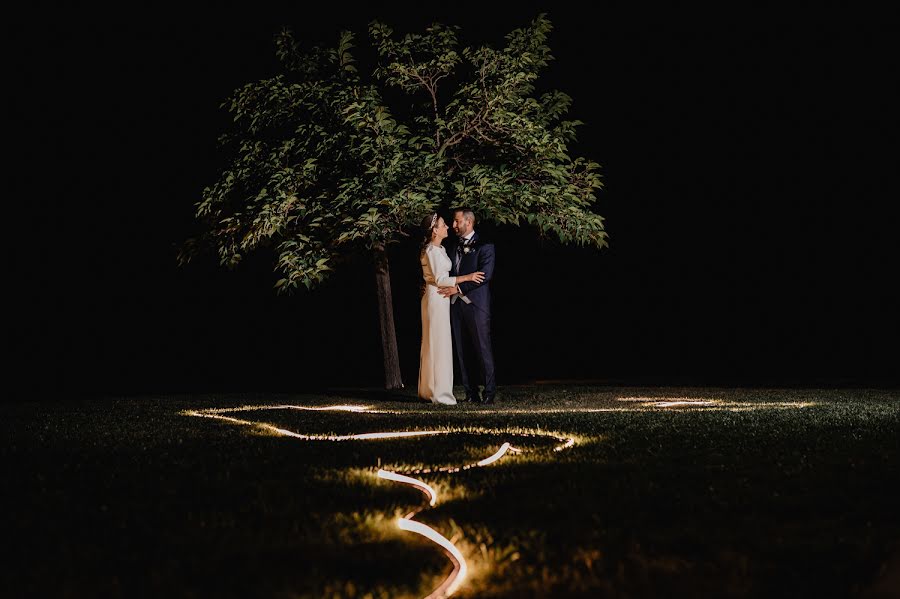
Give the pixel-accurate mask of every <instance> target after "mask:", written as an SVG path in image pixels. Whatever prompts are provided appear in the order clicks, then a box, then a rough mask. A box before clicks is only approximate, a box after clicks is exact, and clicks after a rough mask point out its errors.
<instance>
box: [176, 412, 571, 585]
mask: <svg viewBox="0 0 900 599" xmlns="http://www.w3.org/2000/svg"><path fill="white" fill-rule="evenodd" d="M259 410H307V411H337V412H354V413H366V414H385V413H395V412H393V411H385V410H372V409H370V408H369V407H368V406H352V405H336V406H317V407H309V406H296V405H275V406H271V405H269V406H241V407H236V408H209V409H206V410H187V411H184V412H182V414H184V415H186V416H196V417H200V418H211V419H215V420H221V421H223V422H230V423H233V424H240V425H243V426H250V427H254V428H257V429H262V430H266V431H269V432H271V433H274V434H276V435H282V436H285V437H290V438H293V439H301V440H304V441H365V440H374V439H398V438H404V437H422V436H428V435H447V434H454V433H455V434H497V433H499V432H501V431H492V430H486V429H472V428H466V429H462V428H460V429H452V428H448V429H445V430H430V431H389V432H380V433H359V434H353V435H305V434H302V433H297V432H294V431H290V430H287V429H284V428H280V427H277V426H275V425H273V424H269V423H266V422H256V421H252V420H243V419H241V418H235V417H233V416H225V415H224V414H227V413H235V412H250V411H259ZM405 413H410V412H405ZM506 432H508V433H509V431H506ZM511 434H514V435H516V436H520V437H544V438H551V439H554V440H556V441H557V442H562V444H561V445H558V446H557V447H555V448H554V451H561V450H563V449H566V448H569V447H572V446H573V445H575V439H574V438H572V437H569V438H566V437H561V436H559V435H557V434H553V433H545V432H541V431H519V432H514V433H511ZM521 451H522V450H520V449H517V448H515V447H513V446H512V445H510V444H509V443H508V442H505V443H503V444H502V445H501V446H500V449H498V450H497V451H496V452H495V453H494V454H492V455H490V456H488V457H486V458H484V459H483V460H479V461H478V462H475V463H474V464H466V465H464V466H445V467H439V468H428V469H421V470H416V471H411V472H412V473H418V474H422V473H430V472H444V473H456V472H461V471H463V470H469V469H471V468H482V467H484V466H489V465H491V464H493V463H495V462H497V461H498V460H499V459H501V458H502V457H503V456H505V455H506V454H507V453H510V452H512V453H520V452H521ZM377 476H378V478H383V479H386V480H390V481H394V482H400V483H404V484H407V485H411V486H413V487H415V488H417V489H419V490H420V491H422V493H424V494H425V496H426V497H427V498H428V505H429V506H432V507H433V506H435V505H436V504H437V491H435V490H434V488H433V487H432V486H431V485H429V484H427V483H426V482H424V481H422V480H419V479H417V478H412V477H411V476H406V475H403V474H399V473H397V472H391V471H389V470H385V469H383V468H381V469H379V470H378V472H377ZM422 509H423V508H419V509H416V510H413V511H412V512H410V513H409V514H407V516H406V517H405V518H400V519H399V520H398V521H397V526H398V527H399V528H400V529H401V530H404V531H408V532H414V533H417V534H419V535H422V536H424V537H426V538H427V539H429V540H431V541H432V542H433V543H435V544H437V545H438V546H439V547H441V548H442V549H443V550H444V551H446V552H447V555H448V556H449V558H450V560H451V561H452V562H453V571H452V572H451V573H450V575H449V576H448V577H447V578H446V579H445V580H444V582H443V583H441V585H440V586H438V587H437V588H436V589H435V590H434V591H432V592H431V594H429V595H428V596H427V597H426V599H445V598H447V597H450V596H451V595H452V594H454V593H455V592H456V591H457V590H458V589H459V587H460V585H461V584H462V583H463V581H464V580H465V578H466V576H467V574H468V571H469V567H468V564H467V563H466V559H465V557H464V556H463V554H462V552H461V551H460V550H459V548H458V547H456V545H454V544H453V543H452V542H451V541H450V540H449V539H447V537H445V536H443V535H442V534H440V533H439V532H437V531H436V530H434V529H433V528H431V527H429V526H426V525H425V524H422V523H421V522H417V521H415V520H413V517H414V516H415V515H416V514H418V513H419V512H420V511H422Z"/></svg>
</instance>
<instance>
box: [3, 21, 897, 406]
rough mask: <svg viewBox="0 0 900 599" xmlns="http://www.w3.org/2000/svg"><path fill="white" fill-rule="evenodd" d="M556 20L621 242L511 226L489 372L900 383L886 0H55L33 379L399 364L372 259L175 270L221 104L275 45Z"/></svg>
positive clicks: (262, 387) (414, 345) (407, 346)
mask: <svg viewBox="0 0 900 599" xmlns="http://www.w3.org/2000/svg"><path fill="white" fill-rule="evenodd" d="M539 12H547V13H548V15H549V18H550V19H551V21H552V22H553V24H554V27H555V29H554V32H553V34H552V36H551V39H550V46H551V48H552V50H553V54H554V56H555V57H556V60H555V61H554V62H553V63H551V66H550V68H549V69H548V70H547V72H546V73H545V74H544V76H543V77H542V79H541V84H540V85H541V87H542V89H551V88H557V89H561V90H563V91H565V92H566V93H568V94H569V95H571V96H572V97H573V99H574V103H573V107H572V110H571V111H570V114H569V116H570V118H577V119H580V120H583V121H585V123H586V125H585V126H583V127H582V128H581V129H580V133H579V142H578V144H577V146H576V147H575V148H574V153H575V154H576V155H584V156H587V157H590V158H592V159H594V160H596V161H597V162H599V163H600V164H601V165H602V167H603V171H602V172H603V176H604V180H605V185H606V187H605V189H604V190H603V191H601V192H600V194H599V200H598V202H597V205H596V208H595V209H596V211H597V212H599V213H600V214H602V215H604V216H605V217H606V218H607V227H608V232H609V234H610V248H609V249H608V250H603V251H597V250H588V249H583V248H577V247H560V246H559V244H557V243H555V242H552V241H549V240H547V241H541V240H539V239H538V238H537V237H536V235H535V234H534V232H533V231H529V230H527V229H521V230H510V229H496V228H492V227H490V226H484V227H479V230H481V231H482V232H483V233H484V234H486V235H488V236H490V237H492V238H493V239H494V240H495V242H496V243H497V254H498V266H497V274H496V281H495V284H494V331H493V332H494V342H495V353H496V355H497V365H498V381H499V383H500V385H501V387H502V385H504V384H507V385H508V384H514V383H523V382H528V381H534V380H546V379H590V380H603V381H610V382H623V383H635V384H639V383H685V384H697V385H706V384H717V385H720V384H721V385H776V384H777V385H864V386H870V385H871V386H881V385H895V384H896V383H897V379H898V377H897V368H896V364H897V363H898V351H897V333H898V328H900V327H898V317H897V309H896V305H897V303H898V296H897V295H896V293H895V292H893V290H892V282H893V279H896V276H897V275H896V271H897V266H898V260H897V243H896V240H895V233H894V231H895V228H896V223H897V220H896V215H897V209H896V203H897V195H896V193H895V192H894V190H895V187H896V185H895V183H894V179H895V173H896V158H897V151H896V141H892V136H891V134H890V133H889V131H890V130H891V128H890V122H891V120H892V118H893V113H894V112H895V111H896V105H897V103H896V97H895V96H893V95H892V94H891V93H890V90H891V88H892V83H893V80H895V79H896V74H897V68H896V67H897V65H896V62H895V60H894V59H893V56H894V54H895V50H896V48H895V47H893V46H895V44H894V43H893V42H892V41H891V37H892V35H893V34H894V33H893V32H892V31H891V30H890V27H889V23H890V22H889V20H888V19H886V18H885V16H884V15H880V14H877V13H874V12H873V13H870V14H865V13H863V12H861V11H849V9H846V8H840V7H829V6H823V5H814V6H813V5H811V6H810V7H808V8H794V9H791V11H790V12H785V11H784V9H782V8H775V7H772V8H760V7H759V6H758V5H746V6H744V7H742V8H735V7H734V6H730V8H728V9H727V10H725V9H723V8H721V7H718V8H717V7H714V6H713V5H708V6H707V5H704V6H701V5H693V6H692V7H689V8H679V9H666V10H665V11H663V12H659V11H658V9H656V8H653V7H651V6H649V5H634V4H631V5H600V6H595V7H586V6H577V5H575V4H572V5H570V6H564V5H563V6H557V5H556V4H555V3H554V5H553V7H550V8H546V4H545V5H541V4H539V3H533V4H527V3H526V4H521V3H520V4H518V5H517V6H516V8H515V9H506V10H504V11H502V12H501V11H499V10H494V9H489V8H487V3H468V4H466V3H446V4H442V5H434V4H433V3H419V4H410V5H397V4H392V5H390V6H377V5H371V6H369V7H368V8H365V9H354V8H350V7H349V6H348V5H340V4H338V3H332V4H327V5H323V6H320V7H318V8H317V9H315V10H313V9H311V8H310V7H309V6H303V4H302V3H291V4H284V5H277V6H276V5H265V4H253V5H249V6H247V7H245V8H243V9H228V10H223V9H220V8H216V9H212V8H210V9H209V10H208V11H206V12H203V11H195V12H191V13H190V14H188V13H185V12H184V11H183V10H182V9H175V8H171V9H154V10H152V11H151V10H150V9H145V12H140V11H138V12H129V13H127V14H126V13H121V14H119V13H110V12H101V11H99V10H96V11H94V12H84V11H78V12H59V11H58V10H50V9H47V10H46V11H43V12H39V13H35V14H32V15H30V16H28V17H27V18H24V17H23V19H22V21H21V22H20V23H18V24H17V26H16V28H17V32H18V34H19V35H17V36H15V37H14V38H12V46H11V50H10V53H11V54H10V55H11V56H12V59H13V65H14V69H13V71H12V75H13V81H14V82H15V83H14V85H11V90H13V93H12V97H13V100H14V105H13V110H14V111H15V112H14V114H13V115H12V118H11V126H12V127H13V128H14V129H15V130H17V131H18V132H19V133H20V134H19V135H15V136H13V137H11V138H8V139H7V143H8V144H10V145H12V146H13V149H14V150H15V151H14V154H15V155H16V157H17V159H18V160H17V161H16V162H13V163H12V164H13V167H14V168H13V170H12V172H11V173H10V174H9V177H10V179H11V180H12V182H13V183H14V187H13V189H14V193H13V194H12V196H11V197H9V198H7V202H8V204H7V205H8V206H10V207H14V211H13V213H12V216H11V218H10V221H9V222H8V223H7V227H8V232H11V233H13V235H12V236H8V237H7V239H8V240H9V243H8V248H9V252H10V254H9V255H10V256H11V263H12V264H13V265H14V266H15V269H14V272H13V273H12V280H13V281H14V284H13V285H11V286H10V287H9V288H8V293H9V294H10V297H12V298H14V299H16V300H19V302H20V303H21V305H17V306H15V307H12V308H9V312H8V314H9V318H8V327H9V328H8V331H9V333H10V334H9V335H8V337H7V338H8V339H9V340H10V343H11V348H12V349H13V350H14V352H15V356H16V360H15V361H13V362H12V365H13V370H14V371H15V372H14V374H15V375H16V376H15V377H14V379H13V380H15V381H16V383H17V385H16V390H17V392H18V396H19V397H28V398H34V397H45V396H47V397H50V396H52V397H64V396H76V395H83V394H89V395H92V394H120V393H122V394H133V393H149V392H188V391H238V390H259V391H299V390H305V389H311V388H315V387H319V386H347V385H371V386H377V385H378V384H380V382H381V376H382V373H381V355H380V344H379V337H378V322H377V313H376V304H375V294H374V277H373V275H372V271H371V266H370V265H369V263H368V262H367V257H366V256H359V257H357V258H356V259H355V260H354V261H353V262H352V263H351V264H349V265H348V266H347V267H346V268H345V269H343V270H342V271H340V272H338V273H337V274H336V275H335V276H334V277H333V278H332V279H331V280H330V281H329V282H328V283H327V284H326V285H325V286H323V287H322V288H321V289H319V290H316V291H314V292H310V293H306V292H304V293H299V294H297V295H294V296H277V295H276V294H275V292H274V290H273V288H272V287H273V284H274V282H275V280H276V279H277V276H276V275H275V274H274V273H273V272H272V264H273V262H272V259H271V256H270V255H266V254H259V255H257V256H254V257H252V258H251V259H249V260H248V261H247V262H246V263H245V264H244V265H242V266H241V267H240V268H239V269H238V270H236V271H234V272H229V271H227V270H224V269H220V268H219V267H218V266H217V264H216V260H215V258H214V257H213V256H206V257H204V258H202V259H200V260H198V261H196V262H194V263H192V264H191V265H189V266H188V267H185V268H178V267H177V265H176V260H175V255H176V251H177V247H178V245H179V244H180V243H181V241H182V240H183V239H185V238H186V237H189V236H191V235H192V234H194V233H196V231H197V228H196V226H197V225H196V224H195V221H194V220H193V210H194V204H195V203H196V202H197V201H198V200H199V197H200V193H201V191H202V189H203V187H204V186H206V185H209V184H211V183H212V182H214V181H215V179H216V177H217V174H218V172H219V170H220V169H221V167H222V165H223V160H224V158H223V157H222V156H221V155H219V154H218V153H217V149H216V138H217V136H218V135H219V134H220V133H222V132H223V131H225V130H226V128H227V126H228V119H229V117H228V115H227V113H226V112H225V111H224V110H221V109H220V108H219V107H218V106H219V104H220V102H222V101H223V100H224V99H225V98H226V97H227V96H228V95H229V94H230V93H231V91H232V90H234V89H235V88H237V87H238V86H240V85H242V84H243V83H245V82H248V81H251V80H256V79H260V78H263V77H267V76H270V75H272V74H274V73H275V72H276V69H277V63H276V59H275V56H274V47H273V43H272V38H273V35H274V33H275V32H277V31H278V30H279V29H280V28H281V27H282V26H288V27H291V28H292V29H293V30H294V31H295V33H296V34H297V37H298V38H300V39H301V40H302V41H303V42H304V43H307V44H310V45H311V44H312V43H320V44H330V43H332V42H333V41H334V40H336V39H337V34H338V31H339V30H341V29H345V28H349V29H351V30H353V31H355V32H357V34H358V45H359V46H360V48H359V51H358V53H357V54H358V58H359V59H360V61H361V62H362V63H363V65H365V63H366V62H365V61H366V60H368V58H367V56H366V52H365V51H364V50H363V48H362V47H363V46H365V45H366V44H367V34H366V25H367V23H368V22H369V21H370V20H372V19H374V18H380V19H381V20H383V21H386V22H387V23H388V24H390V25H391V26H393V28H394V29H395V31H397V32H398V33H404V32H414V31H421V30H422V29H423V28H424V27H426V26H427V25H428V24H429V23H431V22H433V21H440V22H444V23H448V24H454V25H460V26H461V27H462V31H461V40H462V41H463V43H473V44H474V43H490V44H493V45H500V44H501V43H502V42H503V35H504V34H505V33H507V32H508V31H510V30H512V29H514V28H516V27H521V26H525V25H526V24H527V23H528V22H529V21H530V20H531V19H533V18H534V17H535V16H536V15H537V14H538V13H539ZM392 260H393V284H394V302H395V310H396V312H395V314H396V320H397V329H398V334H399V342H400V356H401V361H402V367H403V371H404V379H405V381H406V383H407V384H408V385H414V384H415V378H416V375H417V366H418V349H419V348H418V342H419V337H418V336H419V326H420V325H419V309H418V295H417V291H416V288H417V284H418V281H417V278H418V276H419V272H418V263H417V259H416V257H415V250H414V248H413V246H411V245H398V246H394V248H393V249H392Z"/></svg>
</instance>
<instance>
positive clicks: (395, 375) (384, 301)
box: [375, 244, 403, 390]
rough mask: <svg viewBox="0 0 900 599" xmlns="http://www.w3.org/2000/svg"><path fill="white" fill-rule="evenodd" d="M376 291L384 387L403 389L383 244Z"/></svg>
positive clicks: (377, 256)
mask: <svg viewBox="0 0 900 599" xmlns="http://www.w3.org/2000/svg"><path fill="white" fill-rule="evenodd" d="M375 291H376V293H377V295H378V322H379V324H380V325H381V353H382V355H383V356H384V388H385V389H388V390H394V389H402V388H403V379H402V378H401V377H400V356H399V354H398V353H397V332H396V330H395V329H394V300H393V298H392V297H391V271H390V268H389V265H388V255H387V250H386V249H385V247H384V245H383V244H378V245H376V246H375Z"/></svg>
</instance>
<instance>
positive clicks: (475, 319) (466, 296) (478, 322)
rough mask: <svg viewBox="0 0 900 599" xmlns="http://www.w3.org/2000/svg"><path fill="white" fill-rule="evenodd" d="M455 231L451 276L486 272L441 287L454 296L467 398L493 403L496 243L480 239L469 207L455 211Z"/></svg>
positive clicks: (455, 329)
mask: <svg viewBox="0 0 900 599" xmlns="http://www.w3.org/2000/svg"><path fill="white" fill-rule="evenodd" d="M453 231H454V232H455V233H456V237H457V241H456V243H455V244H454V245H451V246H450V247H449V248H448V250H449V251H448V255H449V256H450V260H451V261H452V262H453V266H452V267H451V268H450V276H458V275H465V274H469V273H473V272H479V271H481V272H483V273H484V282H483V283H474V282H467V283H460V284H459V285H457V286H456V287H455V288H454V287H446V288H444V289H443V290H441V294H442V295H444V296H445V297H449V298H450V327H451V328H452V330H453V347H454V349H455V350H456V360H457V362H458V363H459V371H460V374H461V375H462V384H463V388H465V390H466V398H465V399H464V400H463V401H477V402H479V403H483V404H492V403H494V396H495V395H496V394H497V382H496V380H495V379H494V352H493V351H492V349H491V289H490V287H489V285H488V284H489V283H490V282H491V279H493V278H494V244H493V243H483V242H482V241H481V240H480V239H479V237H478V234H477V233H475V213H474V212H472V211H471V210H469V209H468V208H457V209H456V210H454V211H453ZM471 366H475V369H474V371H470V367H471ZM471 375H474V377H472V376H471ZM479 384H483V385H484V395H483V396H479V393H478V385H479Z"/></svg>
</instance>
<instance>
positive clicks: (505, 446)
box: [478, 443, 510, 466]
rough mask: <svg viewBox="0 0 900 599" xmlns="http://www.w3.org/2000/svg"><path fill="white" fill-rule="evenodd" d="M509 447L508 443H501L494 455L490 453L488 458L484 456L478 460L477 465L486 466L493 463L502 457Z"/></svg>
mask: <svg viewBox="0 0 900 599" xmlns="http://www.w3.org/2000/svg"><path fill="white" fill-rule="evenodd" d="M509 448H510V445H509V443H504V444H503V445H501V446H500V449H498V450H497V453H495V454H494V455H492V456H490V457H488V458H484V459H483V460H481V461H480V462H478V465H479V466H487V465H488V464H493V463H494V462H496V461H497V460H499V459H500V458H502V457H503V456H504V455H506V452H507V451H509Z"/></svg>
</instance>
